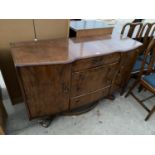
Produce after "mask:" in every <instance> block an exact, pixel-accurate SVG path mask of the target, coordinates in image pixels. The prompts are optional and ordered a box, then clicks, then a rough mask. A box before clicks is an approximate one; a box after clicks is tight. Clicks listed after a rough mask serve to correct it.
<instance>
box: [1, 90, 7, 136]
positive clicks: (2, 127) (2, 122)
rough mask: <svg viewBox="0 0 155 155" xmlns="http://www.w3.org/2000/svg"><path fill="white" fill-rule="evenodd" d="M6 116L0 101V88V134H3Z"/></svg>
mask: <svg viewBox="0 0 155 155" xmlns="http://www.w3.org/2000/svg"><path fill="white" fill-rule="evenodd" d="M6 118H7V113H6V110H5V107H4V105H3V102H2V96H1V90H0V135H4V134H5V122H6Z"/></svg>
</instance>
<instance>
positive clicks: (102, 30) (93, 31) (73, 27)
mask: <svg viewBox="0 0 155 155" xmlns="http://www.w3.org/2000/svg"><path fill="white" fill-rule="evenodd" d="M113 28H114V25H108V24H106V23H105V22H103V21H97V20H81V21H71V22H70V34H69V36H70V37H77V38H81V37H95V36H105V35H109V34H112V31H113Z"/></svg>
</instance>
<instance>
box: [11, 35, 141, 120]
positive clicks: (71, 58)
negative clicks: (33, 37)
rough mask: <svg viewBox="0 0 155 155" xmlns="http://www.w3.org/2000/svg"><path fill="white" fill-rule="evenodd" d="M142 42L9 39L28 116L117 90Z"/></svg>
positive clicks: (64, 109)
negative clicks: (24, 40)
mask: <svg viewBox="0 0 155 155" xmlns="http://www.w3.org/2000/svg"><path fill="white" fill-rule="evenodd" d="M141 45H142V44H141V43H140V42H137V41H135V40H132V39H130V38H126V39H121V38H119V37H118V38H111V36H106V37H104V38H102V39H101V38H100V39H81V40H77V39H76V38H73V39H56V40H42V41H37V42H21V43H12V44H11V51H12V56H13V61H14V64H15V68H16V70H17V75H18V79H19V82H20V85H21V89H22V92H23V97H24V99H25V104H26V106H27V109H28V113H29V118H30V119H34V118H42V117H46V116H53V115H57V114H61V113H64V112H68V113H69V112H71V111H74V110H76V109H80V108H82V107H87V106H88V105H90V104H93V103H94V102H95V101H98V100H100V99H102V98H104V97H108V96H111V95H112V94H113V93H114V92H115V91H122V90H123V89H124V88H125V86H126V84H127V82H128V80H129V78H130V72H131V70H132V67H133V64H134V62H135V60H136V57H137V53H138V51H139V49H140V47H141Z"/></svg>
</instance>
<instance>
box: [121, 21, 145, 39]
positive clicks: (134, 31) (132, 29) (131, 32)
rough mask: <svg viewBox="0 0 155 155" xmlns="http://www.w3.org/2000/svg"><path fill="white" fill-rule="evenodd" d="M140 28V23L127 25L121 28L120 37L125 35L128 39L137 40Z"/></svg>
mask: <svg viewBox="0 0 155 155" xmlns="http://www.w3.org/2000/svg"><path fill="white" fill-rule="evenodd" d="M142 26H143V24H142V23H127V24H125V25H124V26H123V28H122V31H121V35H122V37H124V35H125V36H127V37H129V38H135V39H137V38H138V37H139V34H140V32H141V29H142ZM127 28H128V29H127ZM126 30H127V32H126Z"/></svg>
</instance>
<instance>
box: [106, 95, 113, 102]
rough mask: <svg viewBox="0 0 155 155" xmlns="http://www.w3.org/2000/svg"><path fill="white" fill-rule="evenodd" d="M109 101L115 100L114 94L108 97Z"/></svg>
mask: <svg viewBox="0 0 155 155" xmlns="http://www.w3.org/2000/svg"><path fill="white" fill-rule="evenodd" d="M107 99H109V100H112V101H113V100H115V96H114V95H113V94H112V95H109V96H108V97H107Z"/></svg>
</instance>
